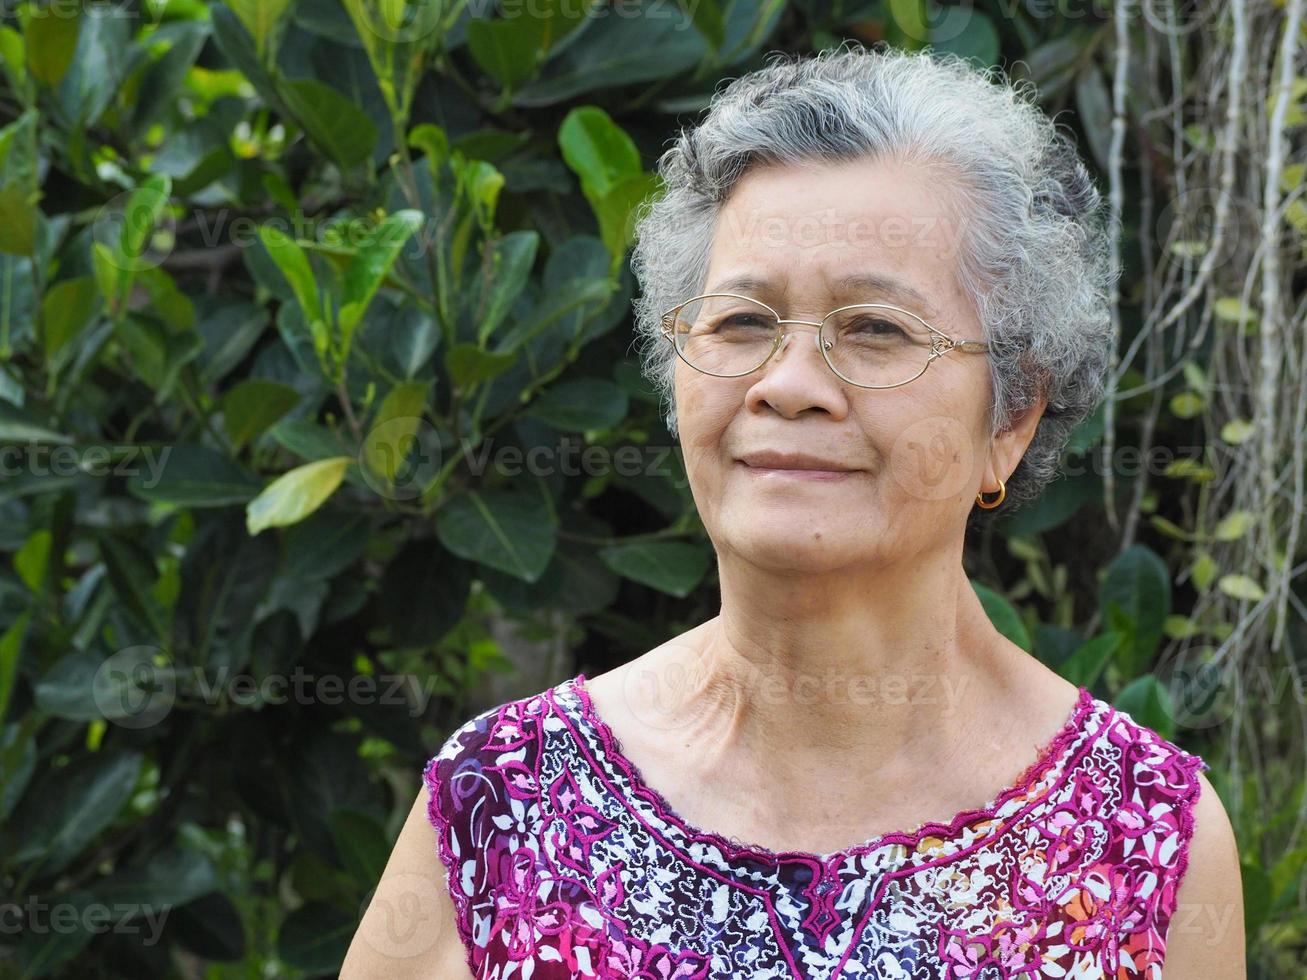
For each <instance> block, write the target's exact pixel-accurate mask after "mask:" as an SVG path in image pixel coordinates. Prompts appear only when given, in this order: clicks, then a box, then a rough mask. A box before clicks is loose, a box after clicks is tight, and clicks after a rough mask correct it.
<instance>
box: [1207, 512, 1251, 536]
mask: <svg viewBox="0 0 1307 980" xmlns="http://www.w3.org/2000/svg"><path fill="white" fill-rule="evenodd" d="M1256 522H1257V517H1256V515H1254V514H1253V512H1252V511H1248V510H1236V511H1234V512H1232V513H1229V514H1226V515H1225V517H1223V518H1221V522H1220V523H1219V524H1217V525H1216V530H1215V531H1213V532H1212V534H1213V536H1214V537H1215V538H1216V540H1217V541H1238V540H1239V539H1240V538H1242V537H1244V536H1245V535H1247V534H1248V532H1249V531H1250V530H1251V529H1252V527H1253V525H1254V524H1256Z"/></svg>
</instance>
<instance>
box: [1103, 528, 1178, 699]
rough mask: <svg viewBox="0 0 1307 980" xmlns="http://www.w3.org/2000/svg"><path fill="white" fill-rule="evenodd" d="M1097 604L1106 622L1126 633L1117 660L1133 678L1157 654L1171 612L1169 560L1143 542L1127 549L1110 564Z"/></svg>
mask: <svg viewBox="0 0 1307 980" xmlns="http://www.w3.org/2000/svg"><path fill="white" fill-rule="evenodd" d="M1098 605H1099V609H1100V610H1101V612H1102V614H1103V619H1104V622H1106V623H1108V624H1109V626H1113V624H1114V623H1115V622H1119V623H1120V624H1121V627H1120V628H1121V629H1122V630H1123V632H1125V633H1126V636H1125V638H1124V642H1123V643H1122V644H1121V646H1120V647H1119V648H1118V650H1117V656H1118V662H1119V663H1120V666H1121V669H1122V670H1123V671H1124V672H1125V674H1126V675H1127V676H1129V677H1134V676H1135V675H1137V674H1139V673H1141V672H1142V671H1143V670H1144V668H1145V667H1146V666H1147V665H1148V663H1149V661H1150V660H1151V659H1152V657H1153V655H1154V654H1155V653H1156V651H1157V644H1158V643H1159V641H1160V640H1161V638H1162V631H1163V627H1164V625H1165V623H1166V617H1167V616H1169V615H1170V613H1171V575H1170V572H1169V570H1168V569H1167V567H1166V563H1165V562H1164V561H1162V559H1161V558H1159V557H1158V556H1157V555H1156V554H1155V553H1154V552H1153V551H1151V550H1149V549H1148V548H1146V547H1144V546H1143V545H1132V546H1131V547H1129V548H1127V549H1126V550H1125V551H1123V552H1122V553H1121V554H1120V555H1118V556H1117V557H1116V559H1115V560H1113V561H1112V563H1111V564H1110V565H1109V566H1108V567H1107V570H1106V572H1105V577H1104V579H1103V581H1102V584H1101V585H1100V586H1099V590H1098ZM1113 607H1115V612H1114V611H1113ZM1113 628H1116V627H1115V626H1113Z"/></svg>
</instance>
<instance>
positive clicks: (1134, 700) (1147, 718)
mask: <svg viewBox="0 0 1307 980" xmlns="http://www.w3.org/2000/svg"><path fill="white" fill-rule="evenodd" d="M1113 707H1115V708H1116V709H1117V710H1119V711H1123V712H1125V713H1126V714H1127V715H1129V716H1130V717H1131V718H1132V719H1134V720H1135V721H1137V722H1139V724H1141V725H1146V726H1148V727H1149V728H1151V729H1152V730H1153V731H1155V732H1157V734H1159V735H1161V736H1162V737H1163V738H1165V739H1174V738H1175V711H1174V710H1173V709H1172V707H1171V696H1170V694H1169V693H1168V692H1167V690H1166V688H1165V687H1163V686H1162V683H1161V682H1160V681H1159V680H1158V679H1157V678H1156V677H1155V676H1153V675H1152V674H1145V675H1144V676H1142V677H1138V678H1136V679H1135V680H1133V681H1131V682H1130V683H1129V684H1127V685H1126V687H1125V690H1123V691H1122V692H1121V693H1120V694H1119V695H1117V698H1116V701H1115V702H1113Z"/></svg>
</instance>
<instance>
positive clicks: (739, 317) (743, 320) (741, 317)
mask: <svg viewBox="0 0 1307 980" xmlns="http://www.w3.org/2000/svg"><path fill="white" fill-rule="evenodd" d="M771 326H772V325H771V324H770V323H768V322H767V321H766V320H764V319H763V318H762V317H758V316H753V315H752V314H750V313H740V314H736V315H735V316H728V317H726V318H725V319H724V320H722V322H721V323H719V324H718V329H721V328H723V327H731V328H740V327H750V328H752V327H771Z"/></svg>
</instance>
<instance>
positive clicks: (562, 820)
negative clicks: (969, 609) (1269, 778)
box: [424, 675, 1209, 980]
mask: <svg viewBox="0 0 1307 980" xmlns="http://www.w3.org/2000/svg"><path fill="white" fill-rule="evenodd" d="M1207 768H1209V767H1208V765H1207V763H1206V762H1204V761H1203V760H1202V759H1201V758H1200V757H1199V756H1196V755H1193V754H1191V753H1188V752H1186V751H1184V750H1183V749H1181V748H1179V747H1178V746H1176V745H1174V744H1173V743H1171V742H1169V741H1167V740H1166V739H1164V738H1162V737H1161V736H1160V735H1158V734H1157V733H1156V732H1154V731H1153V730H1152V729H1150V728H1146V727H1144V726H1143V725H1141V724H1139V723H1137V722H1135V721H1134V720H1133V719H1132V718H1131V717H1130V716H1129V715H1128V714H1127V713H1125V712H1124V711H1121V710H1119V709H1116V708H1113V707H1112V706H1111V705H1109V704H1107V703H1106V702H1104V701H1101V700H1099V699H1098V698H1095V697H1093V696H1092V695H1091V694H1090V692H1089V690H1088V689H1087V688H1084V687H1082V688H1081V689H1080V697H1079V700H1078V702H1077V704H1076V707H1075V709H1074V711H1073V712H1072V714H1071V717H1070V718H1068V720H1067V721H1066V723H1065V725H1064V726H1063V728H1062V729H1061V730H1060V731H1059V732H1058V734H1057V735H1056V736H1054V737H1053V738H1052V739H1051V740H1050V741H1049V742H1048V743H1047V744H1046V745H1045V746H1044V747H1043V748H1042V750H1041V751H1040V752H1039V754H1038V757H1037V760H1036V761H1035V762H1034V763H1032V765H1031V766H1030V767H1029V768H1028V769H1027V770H1026V771H1025V772H1024V773H1022V775H1021V777H1020V778H1019V779H1018V780H1017V782H1016V783H1015V784H1013V785H1012V786H1010V787H1008V788H1007V789H1005V790H1003V791H1002V792H1001V793H1000V794H999V795H998V796H997V797H996V798H995V799H994V800H993V802H991V803H990V804H989V805H987V806H984V807H981V808H979V809H976V810H967V811H963V812H962V813H959V814H958V815H957V816H956V817H955V818H954V819H953V820H952V821H951V822H950V823H948V824H940V823H926V824H923V825H922V826H920V827H917V828H916V829H915V830H912V831H910V832H907V833H887V834H883V835H881V836H879V837H876V838H874V839H872V840H870V841H868V842H866V843H864V844H859V845H857V846H854V847H849V848H847V849H845V850H842V851H836V852H834V853H832V854H821V855H818V854H809V853H803V852H798V851H787V852H784V853H774V852H772V851H768V850H766V849H764V848H761V847H756V846H750V845H747V844H741V843H738V842H736V841H732V840H727V839H725V838H723V837H721V836H718V835H717V834H712V833H707V832H705V831H703V830H700V829H697V828H695V827H693V826H691V825H689V824H687V823H686V822H685V821H684V820H682V819H681V818H680V817H678V816H677V814H676V813H675V812H673V811H672V809H671V807H669V806H668V804H667V802H666V801H665V800H664V799H663V798H662V797H661V796H660V795H659V794H658V793H657V792H656V791H655V790H653V789H652V788H650V787H649V786H647V785H645V783H644V782H643V780H642V778H641V776H640V773H639V772H638V771H637V769H636V768H635V766H634V765H633V764H632V763H631V762H630V761H629V760H627V759H626V758H625V757H624V756H623V754H622V749H621V746H620V744H619V743H618V741H617V740H616V738H615V737H614V736H613V733H612V732H611V731H610V730H609V728H608V727H607V725H606V724H605V723H604V721H603V720H602V719H600V718H599V717H598V715H597V714H596V713H595V711H594V709H593V706H592V704H591V702H590V699H589V695H588V693H587V692H586V689H585V677H584V675H579V676H577V677H575V678H572V679H570V680H567V681H564V682H563V683H561V684H559V685H558V686H557V687H554V688H552V689H550V690H547V691H544V692H543V693H541V694H538V695H536V696H534V697H530V698H526V699H523V700H521V701H514V702H510V703H508V704H505V705H502V706H500V707H497V708H494V709H492V710H490V711H487V712H485V713H484V714H481V715H480V716H478V717H476V718H474V719H472V720H471V721H469V722H467V724H465V725H464V726H463V727H462V728H460V729H459V730H458V731H456V732H455V733H454V734H453V735H451V736H450V738H449V740H448V741H447V742H446V743H445V745H444V747H443V748H442V749H441V750H440V753H439V754H438V755H437V756H436V757H435V758H433V759H432V760H431V761H430V762H429V763H428V764H427V767H426V769H425V772H424V778H425V782H426V785H427V787H428V788H429V790H430V797H429V799H430V805H429V816H430V819H431V822H432V825H433V826H434V827H435V829H436V831H437V841H438V848H439V853H440V857H441V860H442V861H443V862H444V864H445V866H446V868H447V869H448V871H449V889H450V892H451V894H452V896H453V900H454V907H455V910H456V913H457V926H458V931H459V935H460V937H461V939H462V941H463V944H464V947H465V949H466V953H467V962H468V966H469V967H470V968H471V971H472V974H473V976H474V977H477V978H482V980H490V978H509V977H513V978H520V980H532V978H534V980H559V978H577V977H582V978H601V980H609V978H615V977H635V978H640V980H726V978H739V977H748V978H757V980H762V978H776V980H780V978H795V980H810V978H811V980H816V978H821V980H834V978H852V977H875V978H878V980H960V978H969V980H1007V978H1013V977H1021V978H1042V977H1059V978H1065V980H1091V978H1092V980H1141V978H1148V980H1159V978H1160V977H1161V973H1162V960H1163V957H1164V955H1165V952H1166V935H1167V927H1168V925H1169V923H1170V919H1171V916H1172V914H1173V913H1174V911H1175V908H1176V893H1177V890H1178V889H1179V886H1180V881H1181V878H1182V877H1183V875H1184V872H1185V866H1186V862H1187V852H1188V846H1189V841H1190V839H1191V837H1192V834H1193V808H1194V804H1195V803H1196V802H1197V799H1198V795H1199V788H1200V784H1199V782H1198V771H1199V770H1200V769H1207Z"/></svg>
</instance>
